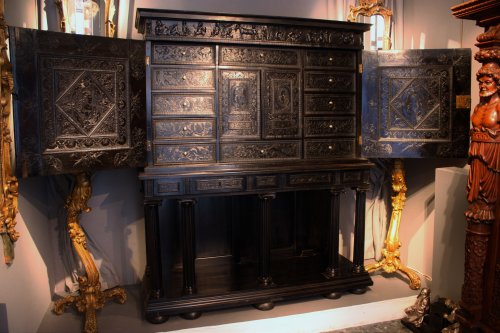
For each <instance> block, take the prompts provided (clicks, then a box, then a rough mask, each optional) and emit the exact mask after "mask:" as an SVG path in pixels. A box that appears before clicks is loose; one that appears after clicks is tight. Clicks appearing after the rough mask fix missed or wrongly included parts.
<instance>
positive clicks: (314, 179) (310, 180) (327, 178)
mask: <svg viewBox="0 0 500 333" xmlns="http://www.w3.org/2000/svg"><path fill="white" fill-rule="evenodd" d="M330 183H332V176H331V174H329V173H310V174H307V173H306V174H295V175H293V174H292V175H287V186H292V187H301V186H311V185H328V184H330Z"/></svg>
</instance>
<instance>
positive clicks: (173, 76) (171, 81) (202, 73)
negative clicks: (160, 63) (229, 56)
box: [151, 68, 215, 89]
mask: <svg viewBox="0 0 500 333" xmlns="http://www.w3.org/2000/svg"><path fill="white" fill-rule="evenodd" d="M151 88H152V89H215V72H214V70H211V69H185V68H153V69H152V70H151Z"/></svg>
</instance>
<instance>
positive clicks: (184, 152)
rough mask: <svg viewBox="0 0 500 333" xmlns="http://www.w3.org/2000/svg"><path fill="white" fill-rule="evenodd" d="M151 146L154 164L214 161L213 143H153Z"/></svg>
mask: <svg viewBox="0 0 500 333" xmlns="http://www.w3.org/2000/svg"><path fill="white" fill-rule="evenodd" d="M153 147H154V148H153V162H154V165H164V164H171V163H205V162H215V145H214V144H182V145H166V144H155V145H154V146H153Z"/></svg>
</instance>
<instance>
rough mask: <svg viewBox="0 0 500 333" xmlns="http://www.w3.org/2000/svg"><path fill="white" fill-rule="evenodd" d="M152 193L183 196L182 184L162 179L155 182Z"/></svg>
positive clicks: (177, 181)
mask: <svg viewBox="0 0 500 333" xmlns="http://www.w3.org/2000/svg"><path fill="white" fill-rule="evenodd" d="M154 193H155V194H156V195H162V194H183V193H184V182H183V181H182V180H179V179H162V180H157V181H155V186H154Z"/></svg>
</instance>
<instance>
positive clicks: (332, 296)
mask: <svg viewBox="0 0 500 333" xmlns="http://www.w3.org/2000/svg"><path fill="white" fill-rule="evenodd" d="M323 297H325V298H328V299H339V298H340V297H342V293H339V292H335V291H334V292H331V293H329V294H324V295H323Z"/></svg>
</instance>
